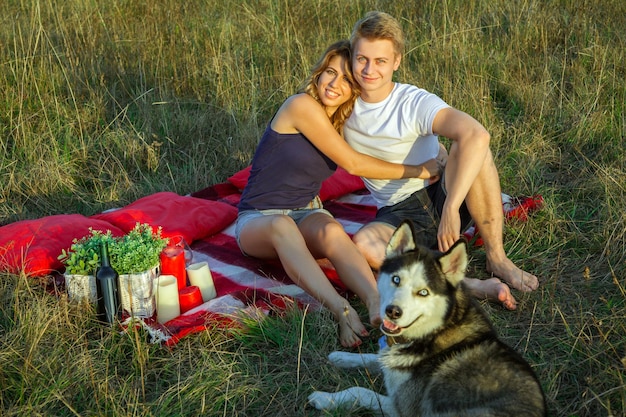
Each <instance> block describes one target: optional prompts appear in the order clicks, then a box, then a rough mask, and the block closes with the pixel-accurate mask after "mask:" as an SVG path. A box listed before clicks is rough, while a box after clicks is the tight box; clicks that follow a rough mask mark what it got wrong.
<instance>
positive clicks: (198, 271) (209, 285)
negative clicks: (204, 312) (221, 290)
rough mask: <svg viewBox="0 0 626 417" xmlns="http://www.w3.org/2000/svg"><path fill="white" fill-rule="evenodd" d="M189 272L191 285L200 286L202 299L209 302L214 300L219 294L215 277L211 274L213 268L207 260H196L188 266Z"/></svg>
mask: <svg viewBox="0 0 626 417" xmlns="http://www.w3.org/2000/svg"><path fill="white" fill-rule="evenodd" d="M187 274H188V275H189V282H191V285H195V286H197V287H199V288H200V292H201V293H202V300H203V301H204V302H207V301H209V300H212V299H214V298H215V296H216V295H217V293H216V291H215V284H214V283H213V277H212V276H211V270H210V269H209V264H208V263H207V262H196V263H195V264H191V265H189V266H188V267H187Z"/></svg>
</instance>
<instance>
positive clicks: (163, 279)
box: [157, 275, 180, 324]
mask: <svg viewBox="0 0 626 417" xmlns="http://www.w3.org/2000/svg"><path fill="white" fill-rule="evenodd" d="M178 316H180V301H179V299H178V281H177V280H176V277H175V276H173V275H161V276H160V277H159V281H158V285H157V321H158V322H159V323H161V324H163V323H165V322H168V321H170V320H172V319H173V318H175V317H178Z"/></svg>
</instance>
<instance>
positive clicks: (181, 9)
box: [0, 0, 626, 417]
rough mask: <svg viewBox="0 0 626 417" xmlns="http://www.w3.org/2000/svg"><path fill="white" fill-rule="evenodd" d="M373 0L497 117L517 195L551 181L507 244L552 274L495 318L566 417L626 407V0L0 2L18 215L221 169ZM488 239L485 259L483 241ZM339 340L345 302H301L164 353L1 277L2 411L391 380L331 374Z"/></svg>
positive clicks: (179, 402) (147, 412)
mask: <svg viewBox="0 0 626 417" xmlns="http://www.w3.org/2000/svg"><path fill="white" fill-rule="evenodd" d="M372 9H379V10H383V11H386V12H389V13H391V14H392V15H394V16H396V17H397V18H399V19H400V20H401V22H402V24H403V27H404V28H405V31H406V34H407V40H408V50H407V54H406V56H405V57H404V61H403V64H402V67H401V70H400V71H399V72H398V73H397V75H396V79H397V80H398V81H402V82H410V83H414V84H417V85H419V86H421V87H423V88H425V89H427V90H430V91H432V92H435V93H437V94H439V95H440V96H441V97H442V98H444V99H445V100H446V101H447V102H448V103H450V104H452V105H454V106H455V107H457V108H460V109H462V110H464V111H466V112H468V113H470V114H471V115H473V116H474V117H475V118H477V119H478V120H479V121H480V122H482V123H483V124H484V125H485V126H486V127H487V129H488V130H489V132H490V133H491V135H492V151H493V153H494V156H495V158H496V163H497V165H498V167H499V171H500V176H501V182H502V188H503V191H505V192H506V193H508V194H511V195H534V194H541V195H542V196H543V197H544V200H545V205H544V207H543V208H542V210H540V211H539V212H537V213H535V214H534V215H533V216H532V217H531V218H530V219H529V220H528V221H527V222H524V223H522V222H511V223H508V224H507V225H506V229H505V245H506V249H507V251H508V253H509V255H510V257H511V258H512V259H513V260H514V261H515V262H517V263H518V264H520V265H521V266H522V267H523V268H525V269H527V270H530V271H533V272H534V273H536V274H537V275H538V276H539V277H540V281H541V286H540V288H539V289H538V290H537V291H535V292H533V293H530V294H521V293H516V294H515V296H516V297H517V298H518V300H519V304H520V305H519V308H518V310H516V311H514V312H510V311H504V310H503V309H501V308H499V307H496V306H491V305H488V304H485V308H486V309H487V311H488V312H489V314H490V316H491V318H492V320H493V321H494V323H495V324H496V327H497V329H498V331H499V332H500V334H501V335H502V337H503V338H504V340H505V341H507V342H508V343H510V344H511V345H513V346H514V347H515V348H516V349H517V350H519V351H520V352H521V353H522V354H523V355H524V357H526V358H527V359H528V361H529V362H530V363H531V364H532V365H533V367H534V369H535V370H536V372H537V374H538V375H539V378H540V380H541V382H542V385H543V387H544V389H545V392H546V395H547V398H548V404H549V407H550V414H551V415H552V416H559V417H560V416H580V417H583V416H588V417H597V416H614V417H623V416H625V415H626V273H625V270H626V210H625V208H626V206H625V204H624V201H626V192H625V191H626V190H625V188H626V162H625V161H626V146H625V145H626V81H625V80H626V52H625V51H626V31H624V28H625V27H626V3H625V2H623V1H622V0H601V1H596V2H591V1H577V2H576V1H566V0H547V1H538V0H526V1H506V0H491V1H480V0H467V1H458V0H444V1H434V0H427V1H422V2H409V1H407V2H393V1H386V0H380V1H375V0H359V1H347V0H346V1H329V0H304V1H296V0H238V1H226V0H198V1H195V0H192V1H186V2H185V1H183V2H181V1H174V0H159V1H130V0H107V1H96V0H65V1H57V0H8V1H4V2H0V22H1V23H2V24H1V25H0V91H2V98H1V99H0V225H4V224H8V223H10V222H13V221H17V220H23V219H32V218H38V217H41V216H46V215H51V214H59V213H81V214H86V215H91V214H95V213H98V212H100V211H102V210H105V209H108V208H111V207H118V206H121V205H125V204H128V203H130V202H132V201H134V200H135V199H137V198H139V197H142V196H145V195H148V194H151V193H154V192H157V191H174V192H177V193H179V194H186V193H189V192H192V191H196V190H200V189H202V188H204V187H207V186H209V185H212V184H215V183H218V182H223V181H224V180H225V179H226V178H227V177H228V176H229V175H231V174H232V173H234V172H235V171H237V170H239V169H241V168H243V167H244V166H246V165H247V164H248V163H249V162H250V159H251V156H252V153H253V152H254V149H255V146H256V143H257V141H258V139H259V137H260V134H261V132H262V131H263V129H264V128H265V125H266V123H267V122H268V120H269V118H270V117H271V115H272V114H273V113H274V112H275V111H276V109H277V108H278V105H279V104H280V103H281V102H282V101H283V100H284V99H285V98H286V97H287V96H288V95H290V94H292V93H294V92H295V91H296V89H297V87H298V85H299V83H300V82H301V81H302V80H303V79H304V77H305V76H306V74H307V72H308V70H309V68H310V66H311V65H312V64H313V63H314V62H315V60H316V59H317V57H318V56H319V54H320V53H321V52H322V51H323V50H324V48H325V47H326V46H327V45H328V44H330V43H331V42H333V41H335V40H337V39H339V38H346V37H348V35H349V33H350V31H351V28H352V25H353V24H354V22H356V20H357V19H359V18H360V17H361V16H362V15H363V14H364V13H365V12H366V11H368V10H372ZM471 257H472V262H471V268H472V271H471V273H472V274H473V275H475V276H479V277H480V276H484V272H483V271H484V253H483V252H482V251H481V250H480V249H474V250H472V252H471ZM337 347H338V346H337V339H336V336H335V327H334V324H333V320H332V319H331V317H330V316H329V315H328V314H327V313H325V312H309V311H292V312H289V314H287V315H286V316H277V317H272V318H269V319H268V320H265V321H262V322H254V321H252V320H251V322H250V329H249V330H248V331H247V332H243V333H241V332H236V331H232V332H231V331H224V330H217V329H211V330H208V331H207V332H205V333H202V334H198V335H193V336H190V337H187V338H185V339H183V340H182V341H181V342H180V343H179V344H178V345H176V346H175V347H174V348H172V349H167V348H165V347H162V346H157V345H151V344H148V343H147V341H146V337H145V334H143V333H142V332H141V331H139V330H137V331H134V332H131V333H129V334H117V333H113V332H109V331H106V329H104V328H102V327H101V326H99V325H98V324H97V323H96V322H95V321H94V316H93V314H92V312H89V311H86V310H84V309H81V308H78V307H77V306H75V305H69V304H68V303H67V302H65V300H64V299H63V298H58V297H56V296H54V295H51V294H49V293H47V292H45V291H44V290H43V288H42V286H41V285H40V284H39V281H38V280H37V279H36V278H32V277H28V276H26V275H24V274H22V275H8V274H3V275H0V415H2V416H24V415H29V416H172V415H185V416H198V415H205V416H216V417H217V416H222V417H226V416H231V417H234V416H250V417H260V416H285V417H299V416H320V415H322V414H321V413H319V412H317V411H316V410H313V409H312V408H310V407H308V406H307V404H306V398H307V396H308V395H309V394H310V392H311V391H313V390H316V389H321V390H336V389H341V388H345V387H348V386H350V385H354V384H358V385H362V386H370V385H371V386H374V387H380V386H381V381H380V380H378V379H374V378H373V377H371V376H369V375H367V374H365V373H358V372H344V371H337V370H335V369H333V368H331V367H330V365H329V364H328V362H327V360H326V355H327V354H328V353H329V352H330V351H332V350H335V349H336V348H337ZM376 348H377V347H376V343H375V340H372V341H370V342H368V343H366V344H365V345H364V346H363V347H362V350H363V351H374V350H376ZM337 415H342V416H346V415H350V416H367V415H368V414H367V413H365V412H363V411H360V410H354V411H345V412H343V413H341V414H337Z"/></svg>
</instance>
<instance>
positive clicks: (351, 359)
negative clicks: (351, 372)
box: [328, 351, 377, 369]
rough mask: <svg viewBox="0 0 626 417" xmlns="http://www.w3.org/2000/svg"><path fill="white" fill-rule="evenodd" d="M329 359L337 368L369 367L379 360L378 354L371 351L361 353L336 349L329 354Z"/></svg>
mask: <svg viewBox="0 0 626 417" xmlns="http://www.w3.org/2000/svg"><path fill="white" fill-rule="evenodd" d="M328 360H329V361H330V363H332V364H333V365H334V366H336V367H337V368H343V369H354V368H369V367H370V365H371V364H372V363H376V362H377V356H376V355H375V354H371V353H364V354H361V353H351V352H341V351H336V352H331V353H330V354H329V355H328Z"/></svg>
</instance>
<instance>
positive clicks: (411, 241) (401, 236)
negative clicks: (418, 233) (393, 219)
mask: <svg viewBox="0 0 626 417" xmlns="http://www.w3.org/2000/svg"><path fill="white" fill-rule="evenodd" d="M414 233H415V232H414V229H413V223H411V222H410V221H409V220H405V221H403V222H402V223H401V224H400V226H398V228H397V229H396V230H395V231H394V232H393V235H391V239H390V240H389V243H388V244H387V248H386V249H385V255H386V257H387V258H392V257H394V256H399V255H402V254H403V253H406V252H409V251H412V250H414V249H415V236H414Z"/></svg>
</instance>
